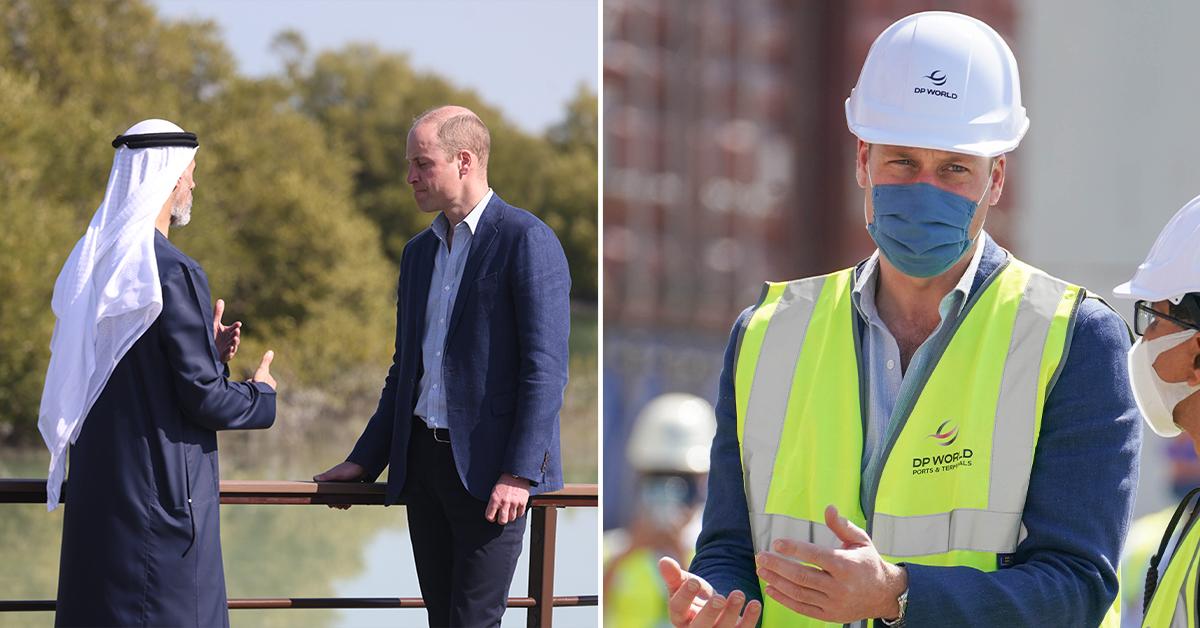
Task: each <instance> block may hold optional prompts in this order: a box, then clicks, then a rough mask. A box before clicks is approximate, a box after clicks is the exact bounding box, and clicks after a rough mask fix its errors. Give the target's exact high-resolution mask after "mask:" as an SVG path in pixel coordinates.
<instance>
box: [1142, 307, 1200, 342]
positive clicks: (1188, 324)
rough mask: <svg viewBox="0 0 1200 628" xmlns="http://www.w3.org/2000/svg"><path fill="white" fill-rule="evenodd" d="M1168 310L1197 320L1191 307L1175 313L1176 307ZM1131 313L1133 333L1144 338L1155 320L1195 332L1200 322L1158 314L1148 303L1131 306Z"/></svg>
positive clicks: (1199, 329) (1199, 328)
mask: <svg viewBox="0 0 1200 628" xmlns="http://www.w3.org/2000/svg"><path fill="white" fill-rule="evenodd" d="M1181 305H1183V304H1181ZM1188 305H1191V304H1188ZM1170 309H1171V310H1172V311H1173V312H1174V313H1176V314H1185V315H1190V317H1191V318H1197V317H1196V316H1195V315H1194V314H1193V313H1192V312H1191V310H1192V309H1193V308H1191V307H1187V308H1179V309H1181V310H1183V311H1182V312H1180V311H1176V306H1172V307H1171V308H1170ZM1133 311H1134V318H1133V331H1134V332H1136V333H1137V335H1139V336H1144V335H1145V334H1146V330H1148V329H1150V326H1151V325H1153V324H1154V321H1155V319H1159V318H1161V319H1163V320H1165V321H1170V322H1172V323H1174V324H1175V325H1176V326H1178V327H1179V328H1180V329H1195V330H1196V331H1200V322H1196V321H1195V320H1193V321H1186V320H1183V319H1181V318H1177V317H1175V316H1171V315H1170V314H1164V313H1162V312H1159V311H1158V310H1156V309H1154V306H1153V305H1152V304H1151V303H1150V302H1149V301H1138V302H1137V303H1135V304H1134V305H1133Z"/></svg>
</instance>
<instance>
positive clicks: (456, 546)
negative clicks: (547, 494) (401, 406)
mask: <svg viewBox="0 0 1200 628" xmlns="http://www.w3.org/2000/svg"><path fill="white" fill-rule="evenodd" d="M403 495H404V500H405V507H406V508H405V510H406V511H407V513H408V534H409V539H410V540H411V541H412V546H413V556H414V557H415V559H416V563H417V580H418V581H419V582H420V583H421V597H422V598H424V599H425V607H426V610H427V611H428V613H429V625H430V626H434V627H438V628H441V627H442V626H456V627H457V626H463V627H467V626H469V627H472V628H473V627H475V626H489V627H490V626H499V625H500V618H501V616H503V615H504V610H505V608H506V607H507V605H508V604H507V603H508V588H509V585H510V584H512V578H513V572H514V571H515V570H516V568H517V558H518V557H519V556H520V555H521V538H522V537H523V536H524V534H525V520H526V518H527V517H525V516H522V517H521V518H519V519H517V520H516V521H510V522H509V523H508V525H503V526H502V525H499V524H495V523H491V522H489V521H488V520H487V519H484V511H485V510H486V509H487V503H486V502H482V501H479V500H478V499H476V498H475V497H473V496H472V495H471V494H470V493H468V492H467V489H466V488H465V487H464V486H463V484H462V480H460V479H459V477H458V471H457V470H456V469H455V467H454V454H453V453H452V451H451V449H450V444H449V443H443V442H438V441H437V440H434V435H433V432H432V431H431V430H430V429H429V428H428V427H426V425H425V422H424V421H422V420H421V419H420V418H417V417H414V418H413V426H412V438H410V439H409V447H408V474H407V479H406V480H405V486H404V492H403Z"/></svg>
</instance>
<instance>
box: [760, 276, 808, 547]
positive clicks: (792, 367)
mask: <svg viewBox="0 0 1200 628" xmlns="http://www.w3.org/2000/svg"><path fill="white" fill-rule="evenodd" d="M824 284H825V278H824V277H817V278H814V279H801V280H799V281H793V282H791V283H790V284H788V286H787V287H786V288H784V290H783V295H782V296H780V297H779V301H778V302H777V304H776V306H775V312H774V314H773V315H772V316H771V320H770V322H769V323H768V325H767V331H766V333H764V334H763V346H762V351H760V352H759V355H758V364H755V365H754V380H753V382H752V383H751V385H750V397H749V399H747V401H746V421H747V422H746V425H745V427H744V429H743V432H742V453H743V459H742V470H743V476H744V478H745V479H746V502H747V504H748V505H749V506H750V512H751V513H761V512H764V511H766V509H767V492H768V491H769V490H770V489H771V476H772V474H773V472H774V470H775V454H776V453H777V452H778V451H779V439H780V437H781V436H782V435H783V424H784V419H785V418H786V416H787V404H788V397H789V393H790V392H791V390H792V376H793V375H794V374H795V372H796V362H797V361H799V359H800V347H801V345H803V344H804V334H806V333H807V332H808V322H809V321H810V320H812V314H813V311H814V310H815V309H816V304H817V298H818V297H820V296H821V287H822V286H823V285H824ZM751 419H753V421H754V423H753V424H752V423H750V420H751ZM754 536H755V538H756V539H757V538H758V537H759V536H760V535H759V532H758V530H755V531H754ZM763 538H766V537H763ZM764 547H765V546H764ZM759 549H761V548H759Z"/></svg>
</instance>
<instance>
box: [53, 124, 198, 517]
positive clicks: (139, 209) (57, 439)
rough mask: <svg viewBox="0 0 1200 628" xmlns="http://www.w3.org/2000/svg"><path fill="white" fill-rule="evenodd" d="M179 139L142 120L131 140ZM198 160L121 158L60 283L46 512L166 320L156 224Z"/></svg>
mask: <svg viewBox="0 0 1200 628" xmlns="http://www.w3.org/2000/svg"><path fill="white" fill-rule="evenodd" d="M182 131H183V129H181V128H179V127H178V126H176V125H174V124H172V123H170V122H167V121H166V120H145V121H142V122H139V123H137V124H135V125H134V126H132V127H130V129H129V130H128V131H126V132H125V135H140V134H146V133H178V132H182ZM195 155H196V149H195V148H189V147H183V146H166V147H160V148H137V149H131V148H129V147H128V146H121V147H119V148H117V150H116V155H114V157H113V166H112V172H111V173H110V174H109V177H108V186H107V188H106V189H105V192H104V201H103V202H101V203H100V207H99V208H98V209H97V210H96V214H95V216H93V217H92V221H91V223H90V224H89V225H88V228H87V232H86V233H85V234H84V236H83V237H82V238H81V239H80V240H79V242H78V243H76V244H75V248H74V249H73V250H72V251H71V255H70V257H68V258H67V261H66V263H65V264H63V268H62V271H61V272H60V273H59V275H58V280H57V281H55V283H54V298H53V300H52V301H51V306H52V307H53V309H54V315H55V316H56V317H57V319H58V320H57V322H56V323H55V325H54V336H53V338H52V339H51V340H50V366H49V368H48V369H47V370H46V385H45V387H44V388H43V389H42V404H41V409H40V411H39V413H38V429H39V430H40V431H41V433H42V438H43V439H44V440H45V441H46V446H47V447H49V449H50V470H49V478H48V479H47V481H46V496H47V499H46V507H47V509H48V510H54V508H55V507H57V506H58V502H59V492H60V489H61V488H62V482H63V478H64V476H65V473H66V455H67V446H68V445H69V444H70V443H73V442H75V439H76V438H78V437H79V431H80V428H81V427H82V426H83V421H84V418H86V417H87V414H88V412H89V411H90V410H91V408H92V404H94V403H95V402H96V399H97V398H98V397H99V396H100V392H101V391H102V390H104V386H105V384H107V383H108V379H109V377H110V376H111V375H112V372H113V369H115V368H116V366H117V363H118V362H120V360H121V358H122V357H123V356H124V355H125V353H126V352H127V351H129V349H130V347H132V346H133V343H134V342H136V341H137V340H138V338H140V337H141V335H142V334H143V333H145V331H146V330H147V329H149V327H150V325H151V324H152V323H153V322H154V320H155V319H156V318H158V315H159V313H160V312H162V287H161V286H160V285H159V281H158V263H157V261H156V259H155V256H154V231H155V221H156V219H157V218H158V215H159V212H160V210H161V209H162V206H163V204H164V203H165V202H166V201H167V199H168V198H169V197H170V195H171V192H172V191H173V190H174V188H175V185H176V183H177V182H178V180H179V177H180V176H181V175H182V174H183V172H184V170H186V169H187V167H188V164H190V163H191V162H192V159H193V158H194V157H195Z"/></svg>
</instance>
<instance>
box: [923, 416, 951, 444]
mask: <svg viewBox="0 0 1200 628" xmlns="http://www.w3.org/2000/svg"><path fill="white" fill-rule="evenodd" d="M929 438H932V439H933V440H935V441H937V444H939V445H941V446H942V447H949V446H950V445H953V444H954V441H956V440H958V426H957V425H954V424H953V423H952V422H951V421H950V420H949V419H947V420H945V421H942V424H941V425H939V426H938V428H937V430H935V431H934V432H933V433H932V434H930V435H929Z"/></svg>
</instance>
